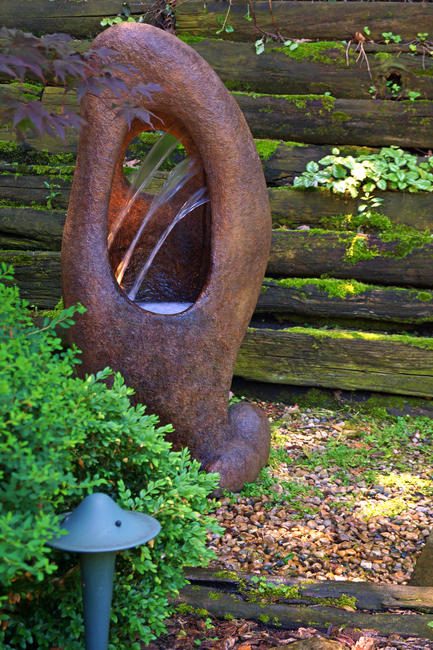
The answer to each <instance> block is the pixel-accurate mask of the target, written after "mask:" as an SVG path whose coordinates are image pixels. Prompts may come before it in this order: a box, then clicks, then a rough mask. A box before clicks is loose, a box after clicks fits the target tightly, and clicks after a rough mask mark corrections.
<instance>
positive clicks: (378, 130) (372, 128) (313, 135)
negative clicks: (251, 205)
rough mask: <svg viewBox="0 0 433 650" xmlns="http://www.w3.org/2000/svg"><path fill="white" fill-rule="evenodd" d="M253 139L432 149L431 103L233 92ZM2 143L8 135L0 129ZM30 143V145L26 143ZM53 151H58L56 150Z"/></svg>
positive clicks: (50, 92) (49, 101)
mask: <svg viewBox="0 0 433 650" xmlns="http://www.w3.org/2000/svg"><path fill="white" fill-rule="evenodd" d="M233 97H234V98H235V100H236V101H237V103H238V104H239V106H240V108H241V109H242V111H243V113H244V115H245V117H246V119H247V122H248V124H249V127H250V129H251V131H252V133H253V135H254V137H256V138H272V139H276V140H278V139H282V140H288V141H292V140H295V141H298V142H305V143H312V144H329V145H336V144H337V145H361V146H372V147H375V146H382V145H384V146H387V145H392V144H394V145H398V146H401V147H411V148H413V147H420V148H422V149H425V148H433V128H432V126H433V101H423V102H411V101H402V102H395V101H388V100H367V99H356V100H355V99H335V98H333V97H330V96H327V95H262V94H257V93H242V92H234V93H233ZM63 101H64V97H63V92H62V91H61V90H60V89H59V88H55V87H47V88H46V89H45V91H44V94H43V97H42V103H43V105H44V107H46V108H47V109H48V110H59V108H60V106H61V104H62V102H63ZM66 101H67V104H66V105H67V107H68V108H70V109H71V110H72V109H75V110H78V104H77V100H76V97H74V96H73V95H72V94H71V95H69V94H68V95H67V96H66ZM75 138H76V136H74V134H73V132H71V133H69V135H68V138H67V142H66V145H65V146H64V147H63V148H64V150H68V151H69V150H71V148H73V142H74V139H75ZM0 139H2V140H5V141H8V140H10V139H11V134H10V132H8V130H7V129H6V128H3V129H1V130H0ZM50 140H53V139H52V138H42V139H39V140H37V141H36V145H37V146H38V148H41V147H43V148H46V149H48V150H50V147H53V150H59V147H58V143H55V142H53V144H52V145H51V144H50V142H49V141H50ZM30 143H31V144H33V142H32V141H31V140H30ZM55 147H57V149H55Z"/></svg>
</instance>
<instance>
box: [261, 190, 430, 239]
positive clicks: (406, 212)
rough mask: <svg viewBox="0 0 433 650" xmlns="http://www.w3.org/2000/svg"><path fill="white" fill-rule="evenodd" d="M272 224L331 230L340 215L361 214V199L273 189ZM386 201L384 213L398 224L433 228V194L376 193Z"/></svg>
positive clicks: (417, 227)
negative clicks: (331, 222) (332, 220)
mask: <svg viewBox="0 0 433 650" xmlns="http://www.w3.org/2000/svg"><path fill="white" fill-rule="evenodd" d="M268 192H269V201H270V205H271V212H272V221H273V224H274V226H277V225H281V226H286V227H288V228H297V227H299V226H301V225H307V226H311V227H316V228H317V227H319V228H320V227H322V228H323V227H327V226H329V227H330V228H332V226H331V225H329V220H330V219H333V218H335V216H336V215H339V216H341V215H350V214H352V215H357V214H358V206H359V205H360V204H361V203H362V200H361V198H359V197H358V198H357V199H352V198H351V197H350V196H349V195H346V194H334V193H333V192H330V191H329V190H325V189H323V188H314V189H310V190H306V191H303V190H297V189H295V188H293V187H275V188H272V187H271V188H269V189H268ZM375 196H377V197H378V198H381V199H383V203H382V204H381V206H380V211H381V212H382V213H383V214H385V215H386V216H388V217H389V218H390V219H391V221H392V222H394V223H396V224H404V225H407V226H412V227H413V228H415V229H418V230H425V229H426V228H428V229H431V228H432V227H433V215H432V206H433V198H432V194H431V193H430V192H420V193H418V194H411V193H409V192H376V194H375Z"/></svg>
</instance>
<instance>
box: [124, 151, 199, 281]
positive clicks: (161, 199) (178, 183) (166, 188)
mask: <svg viewBox="0 0 433 650" xmlns="http://www.w3.org/2000/svg"><path fill="white" fill-rule="evenodd" d="M195 173H196V169H195V165H194V163H193V162H191V161H190V160H188V158H186V159H185V160H182V162H180V163H179V164H178V165H176V167H175V168H174V169H173V170H172V171H171V172H170V174H169V176H168V178H167V180H166V182H165V183H164V185H163V187H162V190H161V193H160V194H157V195H156V196H155V198H154V199H153V201H152V203H151V204H150V208H149V210H148V212H147V214H146V215H145V216H144V218H143V221H142V222H141V224H140V227H139V228H138V230H137V232H136V233H135V235H134V238H133V240H132V242H131V243H130V245H129V248H128V250H127V251H126V253H125V256H124V258H123V260H122V261H121V262H120V264H119V265H118V267H117V269H116V280H117V282H118V283H119V284H120V283H121V282H122V280H123V276H124V275H125V272H126V269H127V268H128V265H129V262H130V261H131V257H132V254H133V253H134V250H135V247H136V246H137V244H138V242H139V240H140V237H141V235H142V233H143V230H144V229H145V227H146V226H147V224H148V223H149V221H150V219H151V218H152V216H153V215H154V214H155V212H156V211H157V210H158V209H159V208H160V207H161V206H163V205H164V204H165V203H168V201H170V199H172V198H173V196H174V195H175V194H176V192H178V191H179V190H180V189H182V187H183V186H184V185H185V183H186V182H187V181H188V180H189V179H190V178H192V176H194V174H195ZM175 219H176V217H175Z"/></svg>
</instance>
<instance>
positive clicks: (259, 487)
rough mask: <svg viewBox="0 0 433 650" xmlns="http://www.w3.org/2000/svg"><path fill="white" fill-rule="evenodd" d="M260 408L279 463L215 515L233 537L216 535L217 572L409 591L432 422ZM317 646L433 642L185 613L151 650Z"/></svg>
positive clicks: (426, 503) (428, 523)
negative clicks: (313, 641)
mask: <svg viewBox="0 0 433 650" xmlns="http://www.w3.org/2000/svg"><path fill="white" fill-rule="evenodd" d="M259 405H260V406H261V407H262V408H264V409H265V411H266V412H267V414H268V417H269V418H270V421H271V425H272V429H273V433H272V437H273V444H272V452H271V459H270V464H269V466H268V467H267V468H265V469H264V470H262V472H261V475H260V477H259V480H258V481H257V482H256V483H255V484H251V485H249V486H246V488H244V490H243V491H242V493H240V494H229V495H227V496H225V497H224V498H223V499H221V506H220V507H219V508H218V510H217V512H216V516H217V518H218V520H219V522H220V523H221V525H223V526H224V527H225V533H224V534H223V536H210V537H209V543H210V545H211V546H212V547H213V548H214V550H215V552H216V554H217V558H218V559H217V561H215V562H214V564H213V566H214V567H215V568H218V569H221V568H224V569H234V570H241V571H246V572H252V573H257V574H260V575H262V576H268V575H284V576H290V577H299V578H307V579H312V580H352V581H372V582H387V583H395V584H405V583H406V582H407V581H408V579H409V578H410V575H411V573H412V571H413V568H414V565H415V561H416V558H417V556H418V554H419V552H420V550H421V548H422V546H423V544H424V540H425V538H426V536H427V535H428V534H429V532H430V529H431V528H433V525H432V524H433V503H432V496H433V480H432V466H433V462H432V460H433V420H426V419H414V418H412V419H405V420H403V419H400V420H399V421H397V420H394V419H390V418H386V417H384V416H383V414H382V415H381V416H380V415H379V416H377V414H376V416H375V417H374V418H373V417H371V416H369V417H367V416H365V415H362V414H359V413H355V412H353V411H352V412H350V411H340V412H337V411H330V410H324V409H300V408H298V407H297V406H292V407H288V406H285V405H283V404H272V403H259ZM406 613H407V614H409V615H410V613H409V612H406ZM311 637H319V638H320V639H328V640H333V641H335V642H339V643H340V644H341V646H340V647H341V648H350V650H379V649H383V650H391V649H392V648H395V649H398V650H406V649H407V650H427V649H431V650H433V642H432V641H428V640H426V639H419V638H402V637H401V636H399V634H398V630H395V633H394V634H392V635H389V636H385V635H381V634H379V633H377V632H376V631H374V630H366V629H364V630H358V629H353V628H350V627H346V628H344V629H343V628H340V629H338V628H335V627H333V626H332V625H331V626H330V627H329V629H328V630H327V633H326V634H325V633H324V632H323V630H322V631H318V630H315V629H313V628H299V629H298V630H296V631H293V632H292V631H288V630H282V629H278V628H270V627H267V626H266V625H261V624H259V623H255V622H252V621H245V620H240V619H239V620H231V621H222V620H217V619H215V618H213V617H211V616H209V617H206V618H203V617H199V616H194V615H185V616H184V615H180V614H176V615H175V616H173V617H172V618H171V619H170V620H169V621H168V622H167V634H166V635H164V636H162V637H161V638H160V639H158V640H157V641H155V642H153V643H151V644H150V645H149V646H148V650H162V649H165V650H178V649H182V650H192V649H193V648H197V647H200V648H203V650H208V649H209V650H210V649H213V650H231V649H232V648H233V649H234V650H265V649H271V648H276V647H281V646H285V645H286V644H290V643H292V642H295V641H298V640H301V639H309V638H311ZM323 647H326V648H328V646H325V645H324V646H323Z"/></svg>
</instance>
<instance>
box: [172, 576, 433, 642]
mask: <svg viewBox="0 0 433 650" xmlns="http://www.w3.org/2000/svg"><path fill="white" fill-rule="evenodd" d="M176 603H177V604H178V605H180V604H183V605H187V606H189V607H191V608H200V609H205V610H206V611H208V612H209V613H210V614H211V615H213V616H215V617H217V618H224V617H225V616H226V615H227V614H231V615H232V616H234V618H245V619H253V620H255V621H259V622H266V624H267V625H275V626H278V627H283V628H285V629H288V630H293V629H298V628H299V627H303V626H308V627H317V628H320V629H327V628H329V625H330V623H332V624H333V625H335V626H336V627H341V626H347V625H350V626H352V627H356V628H359V629H364V628H369V629H374V630H377V631H378V632H382V633H385V634H392V633H393V632H395V631H396V630H398V633H399V634H400V635H401V636H418V637H421V638H424V639H433V630H432V628H431V627H429V626H428V624H429V623H430V622H431V621H432V620H433V619H432V616H429V615H428V614H412V615H411V616H402V615H401V614H392V613H383V614H382V613H379V614H378V613H375V614H372V613H370V612H362V611H361V612H359V611H347V610H345V609H342V608H340V607H335V606H334V607H333V606H332V605H321V604H313V605H302V604H299V605H290V604H286V603H279V602H277V603H272V602H271V603H263V602H250V601H248V600H244V599H243V598H242V596H241V595H239V594H237V593H226V592H224V591H219V590H216V589H211V588H209V587H200V586H198V585H187V586H186V587H184V588H183V589H182V591H181V592H180V594H179V596H178V598H177V599H176Z"/></svg>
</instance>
